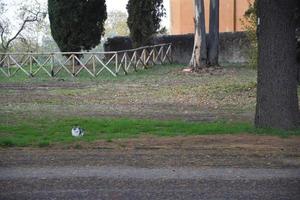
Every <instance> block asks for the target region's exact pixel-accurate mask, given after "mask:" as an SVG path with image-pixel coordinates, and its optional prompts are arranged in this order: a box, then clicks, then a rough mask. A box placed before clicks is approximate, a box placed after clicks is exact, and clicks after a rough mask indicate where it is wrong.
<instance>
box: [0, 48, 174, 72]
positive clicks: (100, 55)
mask: <svg viewBox="0 0 300 200" xmlns="http://www.w3.org/2000/svg"><path fill="white" fill-rule="evenodd" d="M18 56H19V57H21V59H19V58H18ZM84 57H85V58H86V59H83V58H84ZM167 62H168V63H172V45H171V44H160V45H153V46H146V47H141V48H137V49H130V50H124V51H112V52H95V53H93V52H63V53H6V54H0V73H2V74H4V76H6V77H13V76H15V75H16V73H17V72H19V71H21V72H22V73H24V74H25V75H27V76H29V77H34V76H37V75H38V74H39V73H40V72H41V71H43V72H45V73H46V74H47V75H48V76H49V77H55V76H58V75H59V74H60V73H62V72H63V71H64V72H66V73H67V74H69V75H71V76H74V77H75V76H79V75H80V74H81V73H82V72H83V71H85V72H86V73H87V74H88V75H89V76H92V77H98V76H99V75H101V74H102V73H103V72H104V71H106V72H108V73H109V74H111V75H112V76H117V74H119V73H120V72H124V74H128V73H129V72H130V70H131V69H132V70H133V71H137V70H138V68H142V69H146V68H148V66H149V65H157V64H164V63H167Z"/></svg>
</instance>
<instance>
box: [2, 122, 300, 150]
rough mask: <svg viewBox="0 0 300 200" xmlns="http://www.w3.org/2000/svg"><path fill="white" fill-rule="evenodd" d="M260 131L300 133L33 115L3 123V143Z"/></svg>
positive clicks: (219, 124)
mask: <svg viewBox="0 0 300 200" xmlns="http://www.w3.org/2000/svg"><path fill="white" fill-rule="evenodd" d="M74 125H80V126H81V127H83V128H84V129H85V135H84V136H83V137H81V138H74V137H72V136H71V128H72V127H73V126H74ZM245 133H247V134H261V135H274V136H281V137H288V136H300V130H297V131H293V132H284V131H279V130H266V129H255V128H253V126H252V125H251V124H249V123H237V122H232V123H228V122H207V123H205V122H200V123H196V122H184V121H158V120H137V119H100V118H73V119H55V118H45V119H39V120H36V119H31V120H28V121H27V120H26V121H22V122H21V123H18V124H11V123H7V124H5V123H2V124H0V135H1V137H0V146H1V147H15V146H16V147H26V146H35V147H46V146H49V145H54V144H71V143H75V142H79V141H82V142H94V141H97V140H106V141H113V140H114V139H127V138H137V137H140V136H146V135H152V136H158V137H174V136H196V135H214V134H245Z"/></svg>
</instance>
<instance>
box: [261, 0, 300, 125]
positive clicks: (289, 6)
mask: <svg viewBox="0 0 300 200" xmlns="http://www.w3.org/2000/svg"><path fill="white" fill-rule="evenodd" d="M297 1H298V0H259V1H258V17H259V22H260V23H259V27H258V53H259V56H258V85H257V107H256V117H255V124H256V126H257V127H263V128H279V129H293V128H296V127H297V126H298V121H299V120H298V118H299V105H298V96H297V63H296V42H295V29H296V26H295V20H294V14H295V5H296V3H297Z"/></svg>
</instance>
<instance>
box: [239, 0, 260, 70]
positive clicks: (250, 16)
mask: <svg viewBox="0 0 300 200" xmlns="http://www.w3.org/2000/svg"><path fill="white" fill-rule="evenodd" d="M242 24H243V27H244V29H245V30H246V33H247V36H248V38H249V40H250V48H249V58H250V60H249V65H250V67H251V68H254V69H256V68H257V59H258V46H257V1H256V0H255V1H254V3H251V2H249V8H248V10H247V11H246V12H245V14H244V19H242Z"/></svg>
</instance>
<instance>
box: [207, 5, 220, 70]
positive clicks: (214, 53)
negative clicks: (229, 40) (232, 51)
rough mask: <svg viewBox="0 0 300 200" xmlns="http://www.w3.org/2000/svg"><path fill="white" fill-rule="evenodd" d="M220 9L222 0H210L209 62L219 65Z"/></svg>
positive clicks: (212, 64)
mask: <svg viewBox="0 0 300 200" xmlns="http://www.w3.org/2000/svg"><path fill="white" fill-rule="evenodd" d="M219 9H220V1H219V0H211V1H210V15H209V16H210V17H209V41H208V64H209V65H210V66H218V65H219Z"/></svg>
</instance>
